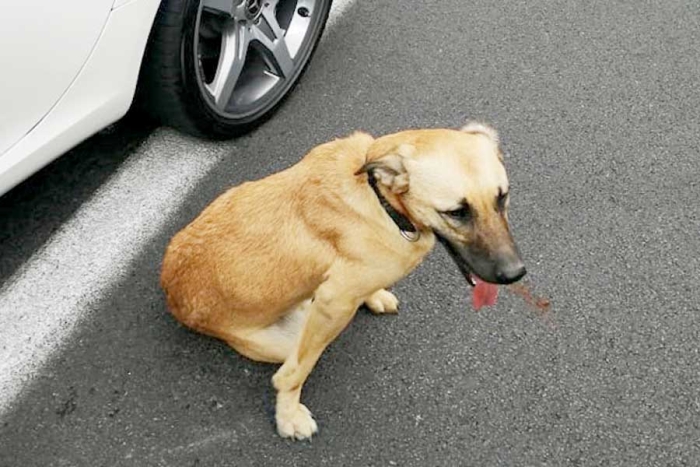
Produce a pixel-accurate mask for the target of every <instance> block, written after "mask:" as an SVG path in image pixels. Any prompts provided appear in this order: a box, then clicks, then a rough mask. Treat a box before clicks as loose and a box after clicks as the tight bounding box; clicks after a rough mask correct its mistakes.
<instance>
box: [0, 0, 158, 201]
mask: <svg viewBox="0 0 700 467" xmlns="http://www.w3.org/2000/svg"><path fill="white" fill-rule="evenodd" d="M13 1H25V0H13ZM90 1H91V2H92V1H101V0H90ZM49 3H51V2H49ZM57 3H62V2H57ZM83 3H87V2H83ZM159 4H160V0H131V1H128V2H127V3H125V4H123V5H122V6H120V7H119V8H115V9H113V10H111V12H110V13H109V15H108V17H107V22H106V24H105V26H104V29H103V31H102V34H101V36H100V37H99V39H98V41H97V43H96V44H95V46H94V48H93V49H92V52H91V53H90V55H89V57H88V59H87V61H86V63H85V64H84V66H83V67H82V69H80V71H79V73H78V76H77V77H76V78H75V80H74V81H73V82H72V84H70V87H69V88H68V90H66V91H65V93H63V95H62V96H60V99H59V100H58V102H57V103H56V104H55V105H54V106H53V107H52V108H51V109H50V111H49V112H48V114H46V115H45V116H44V117H43V118H42V119H41V120H40V121H39V122H38V123H37V124H36V125H35V126H34V127H33V128H31V131H29V132H28V133H27V134H25V135H24V136H23V137H22V138H21V139H20V140H19V141H17V142H16V143H15V144H14V145H13V146H12V147H11V148H10V149H8V150H7V151H6V152H5V153H3V154H2V155H0V195H2V194H3V193H5V192H6V191H8V190H9V189H11V188H12V187H13V186H15V185H16V184H18V183H19V182H21V181H22V180H24V179H25V178H27V177H28V176H30V175H31V174H32V173H34V172H36V171H37V170H39V169H40V168H41V167H43V166H45V165H46V164H48V163H49V162H51V161H52V160H54V159H55V158H57V157H58V156H60V155H61V154H62V153H64V152H65V151H67V150H69V149H71V148H72V147H73V146H75V145H76V144H78V143H80V142H81V141H83V140H84V139H86V138H87V137H89V136H91V135H93V134H94V133H96V132H98V131H100V130H101V129H103V128H105V127H106V126H108V125H110V124H111V123H113V122H115V121H117V120H118V119H120V118H121V117H122V116H124V114H125V113H126V112H127V111H128V109H129V107H130V106H131V102H132V100H133V97H134V92H135V90H136V82H137V79H138V74H139V70H140V67H141V61H142V58H143V53H144V50H145V47H146V43H147V40H148V35H149V32H150V30H151V27H152V25H153V21H154V18H155V15H156V12H157V10H158V5H159ZM109 6H110V7H111V6H112V2H111V1H110V5H109Z"/></svg>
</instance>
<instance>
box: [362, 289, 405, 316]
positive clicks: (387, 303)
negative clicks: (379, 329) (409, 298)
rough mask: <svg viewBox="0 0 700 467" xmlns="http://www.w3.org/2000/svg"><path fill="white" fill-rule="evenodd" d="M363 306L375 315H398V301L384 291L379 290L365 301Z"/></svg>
mask: <svg viewBox="0 0 700 467" xmlns="http://www.w3.org/2000/svg"><path fill="white" fill-rule="evenodd" d="M365 305H367V308H369V310H370V311H371V312H372V313H374V314H377V315H381V314H384V313H398V311H399V299H398V298H396V295H394V294H393V293H391V292H389V291H388V290H386V289H379V290H377V291H376V292H374V293H373V294H372V295H370V296H369V297H367V298H366V299H365Z"/></svg>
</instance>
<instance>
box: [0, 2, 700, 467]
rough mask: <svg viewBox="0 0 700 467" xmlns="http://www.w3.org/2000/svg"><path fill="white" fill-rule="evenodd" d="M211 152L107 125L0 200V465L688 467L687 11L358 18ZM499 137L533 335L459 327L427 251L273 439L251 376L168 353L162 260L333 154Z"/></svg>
mask: <svg viewBox="0 0 700 467" xmlns="http://www.w3.org/2000/svg"><path fill="white" fill-rule="evenodd" d="M346 6H347V8H345V10H344V11H342V12H336V14H335V17H334V22H333V24H332V26H331V27H330V28H329V30H328V31H327V34H326V35H325V37H324V39H323V42H322V44H321V45H320V48H319V50H318V53H317V55H316V56H315V58H314V61H313V63H312V66H311V68H310V69H309V71H308V73H307V74H306V76H305V77H304V79H303V81H302V82H301V84H300V86H299V87H298V88H297V89H296V91H295V93H294V94H293V96H292V97H291V98H290V99H289V101H288V102H287V103H286V104H285V105H284V107H283V108H282V109H281V111H280V112H279V113H278V114H277V115H276V116H275V117H274V118H273V119H272V120H270V121H269V122H268V123H266V124H265V125H264V126H263V127H262V128H260V129H259V130H258V131H256V132H255V133H253V134H251V135H249V136H247V137H243V138H240V139H237V140H234V141H231V142H228V143H212V142H205V141H198V140H195V139H192V138H187V137H184V136H181V135H179V134H177V133H176V132H174V131H171V130H167V129H162V128H144V127H142V126H139V125H137V124H135V123H134V122H131V121H128V120H127V121H123V122H121V123H119V124H117V125H116V126H114V127H112V128H110V129H108V130H106V131H104V132H102V133H101V134H99V135H97V136H95V137H93V138H91V139H90V140H88V141H86V142H85V143H83V144H82V145H81V146H80V147H78V148H76V149H75V150H73V151H71V152H70V153H69V154H66V155H65V156H64V157H62V158H61V159H60V160H58V161H57V162H56V163H54V164H52V165H51V166H49V167H48V168H47V169H45V170H43V171H42V172H41V173H39V174H38V175H36V176H34V177H33V178H32V179H30V180H28V181H27V182H25V183H24V184H22V185H20V186H19V187H18V188H16V189H15V190H13V191H11V192H10V193H8V194H7V195H6V196H4V197H3V198H1V199H0V284H1V285H0V370H1V371H0V409H1V410H0V466H3V467H5V466H12V467H15V466H16V467H27V466H49V465H50V466H219V465H231V466H295V465H299V466H302V465H303V466H309V465H313V466H316V465H319V466H321V465H327V466H370V465H372V466H387V465H396V466H433V465H435V466H438V465H439V466H454V465H470V466H492V465H503V466H516V465H517V466H525V465H533V466H535V465H551V466H563V465H572V466H579V465H581V466H597V465H611V466H680V465H699V464H700V392H699V391H700V389H699V388H700V358H699V357H700V356H699V355H698V347H699V345H700V318H699V312H700V309H699V308H700V293H699V292H698V290H700V289H699V288H698V284H699V283H700V272H699V271H700V259H699V258H700V235H699V233H700V232H699V230H700V203H698V195H700V185H699V182H698V180H700V162H699V161H698V157H699V153H700V93H699V92H698V91H699V88H698V76H700V65H699V64H700V46H699V45H698V44H700V6H699V4H698V3H697V2H696V1H691V0H684V1H680V0H664V1H660V0H659V1H641V0H635V1H617V2H609V1H590V2H576V1H540V0H531V1H508V2H492V1H486V0H474V1H469V2H465V1H461V0H444V1H441V2H421V1H418V0H410V1H401V2H368V1H358V2H356V3H353V4H348V5H346ZM467 118H477V119H483V120H484V121H487V122H490V123H492V124H493V125H494V126H496V127H497V128H498V130H499V131H500V132H501V135H502V138H503V140H504V143H505V146H506V148H507V150H508V153H509V155H508V160H507V167H508V169H509V173H510V178H511V183H512V187H513V188H512V195H513V196H512V203H511V222H512V225H513V229H514V233H515V236H516V238H517V240H518V242H519V244H520V248H521V250H522V252H523V254H524V257H525V259H526V261H527V265H528V269H529V275H528V277H527V283H528V286H529V287H530V289H531V290H532V291H533V293H534V294H535V295H538V296H545V297H547V298H549V300H550V301H551V306H550V310H549V311H547V312H546V313H545V312H542V311H540V310H538V309H535V308H533V307H531V306H528V305H527V304H526V303H525V302H524V301H523V300H522V299H521V298H520V297H518V296H517V295H515V294H512V293H509V292H508V291H506V290H504V291H503V292H502V294H501V299H500V301H499V303H498V305H497V306H495V307H493V308H490V309H484V310H482V311H480V312H479V313H475V312H473V311H472V310H471V307H470V290H469V288H468V286H467V285H466V284H465V282H464V280H463V279H462V278H461V276H460V275H459V273H458V272H457V270H456V268H455V266H454V265H453V264H452V263H451V262H450V260H449V259H448V257H447V256H446V254H445V253H444V252H443V251H441V250H435V252H434V253H433V254H431V255H430V256H429V257H428V259H427V260H426V262H425V263H424V264H423V265H422V266H421V267H420V268H418V270H416V271H415V272H414V273H413V274H411V275H410V276H409V277H408V278H407V279H405V280H404V281H403V282H401V283H399V284H398V285H397V286H396V287H395V289H394V291H395V292H396V294H397V295H398V296H399V298H400V299H401V301H402V309H401V312H400V314H399V315H398V316H384V317H375V316H371V315H370V314H369V313H368V312H366V311H364V310H361V311H360V312H359V313H358V315H357V318H356V319H355V320H354V322H353V323H352V324H351V326H350V327H349V328H348V329H347V330H346V331H345V332H344V333H343V334H342V335H341V337H340V338H339V339H338V340H337V341H336V342H335V343H334V344H333V345H332V346H331V347H330V348H329V349H328V351H327V352H326V353H325V354H324V356H323V357H322V359H321V361H320V363H319V365H318V366H317V368H316V369H315V370H314V372H313V373H312V375H311V377H310V379H309V381H308V383H307V384H306V386H305V391H304V393H303V400H304V402H305V403H306V404H307V405H308V406H309V407H310V409H311V410H312V411H313V412H314V414H315V416H316V420H317V421H318V423H319V427H320V433H319V434H318V435H317V436H316V437H314V438H313V440H312V441H311V442H290V441H285V440H282V439H280V438H279V437H278V436H277V435H276V433H275V429H274V423H273V406H274V392H273V391H272V389H271V385H270V378H271V376H272V374H273V372H274V370H275V368H274V367H273V366H270V365H263V364H256V363H252V362H250V361H248V360H246V359H244V358H242V357H239V356H238V355H237V354H235V353H234V352H232V351H231V350H230V349H229V348H228V347H226V346H225V345H224V344H222V343H220V342H218V341H215V340H213V339H209V338H206V337H203V336H200V335H196V334H194V333H191V332H189V331H187V330H186V329H184V328H182V327H180V326H179V325H178V324H176V322H175V321H174V320H173V319H172V318H171V317H170V316H169V315H168V313H167V311H166V308H165V303H164V300H163V296H162V294H161V291H160V290H159V288H158V272H159V266H160V260H161V257H162V253H163V250H164V247H165V245H166V242H167V241H168V240H169V238H170V237H171V236H172V235H173V234H174V233H175V232H176V231H177V230H178V229H180V228H181V227H183V226H184V225H185V224H186V223H187V222H189V221H190V220H191V219H192V218H193V216H195V215H196V214H197V213H198V212H199V211H200V210H201V209H202V208H203V207H204V206H205V205H206V204H207V203H208V202H210V201H211V200H212V199H213V198H214V197H215V196H216V195H217V194H218V193H220V192H221V191H223V190H225V189H226V188H227V187H230V186H232V185H235V184H238V183H240V182H242V181H244V180H251V179H256V178H259V177H262V176H265V175H267V174H269V173H271V172H274V171H277V170H280V169H282V168H284V167H287V166H288V165H290V164H292V163H294V162H295V161H297V160H298V159H299V158H300V157H302V155H303V154H304V153H305V152H306V151H307V150H308V149H310V148H311V147H313V146H314V145H316V144H319V143H322V142H324V141H327V140H329V139H332V138H334V137H338V136H343V135H346V134H348V133H349V132H351V131H353V130H355V129H363V130H366V131H368V132H370V133H373V134H375V135H381V134H385V133H389V132H393V131H397V130H400V129H404V128H409V127H435V126H441V127H457V126H459V125H460V124H462V123H463V122H464V121H465V120H466V119H467Z"/></svg>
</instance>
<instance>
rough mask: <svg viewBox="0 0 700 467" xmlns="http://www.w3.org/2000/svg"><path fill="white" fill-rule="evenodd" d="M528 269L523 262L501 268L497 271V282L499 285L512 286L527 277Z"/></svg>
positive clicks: (511, 263)
mask: <svg viewBox="0 0 700 467" xmlns="http://www.w3.org/2000/svg"><path fill="white" fill-rule="evenodd" d="M526 273H527V269H525V264H523V262H522V261H520V260H518V261H514V262H510V263H508V264H505V265H503V266H501V267H499V268H498V269H497V270H496V280H497V281H498V283H499V284H511V283H513V282H517V281H519V280H520V279H522V278H523V276H525V274H526Z"/></svg>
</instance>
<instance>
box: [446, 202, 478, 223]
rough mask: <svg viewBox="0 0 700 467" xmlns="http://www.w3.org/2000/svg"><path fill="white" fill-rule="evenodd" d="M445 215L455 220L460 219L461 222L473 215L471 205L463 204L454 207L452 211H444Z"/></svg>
mask: <svg viewBox="0 0 700 467" xmlns="http://www.w3.org/2000/svg"><path fill="white" fill-rule="evenodd" d="M443 214H444V215H446V216H448V217H451V218H452V219H454V220H457V221H460V222H466V221H468V220H469V219H471V217H472V213H471V210H470V209H469V206H466V205H465V206H462V207H461V208H459V209H454V210H452V211H445V212H443Z"/></svg>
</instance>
